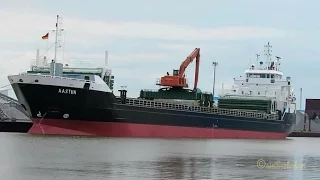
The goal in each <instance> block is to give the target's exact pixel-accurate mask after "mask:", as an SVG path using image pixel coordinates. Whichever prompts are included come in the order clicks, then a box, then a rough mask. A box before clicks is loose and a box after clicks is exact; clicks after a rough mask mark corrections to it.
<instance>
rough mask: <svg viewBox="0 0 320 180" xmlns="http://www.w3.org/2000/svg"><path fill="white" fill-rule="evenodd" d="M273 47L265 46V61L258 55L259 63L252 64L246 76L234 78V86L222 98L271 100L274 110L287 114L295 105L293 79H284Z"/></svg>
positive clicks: (278, 58)
mask: <svg viewBox="0 0 320 180" xmlns="http://www.w3.org/2000/svg"><path fill="white" fill-rule="evenodd" d="M271 47H272V46H270V44H269V43H268V44H267V45H265V48H266V50H265V56H266V58H265V61H263V60H260V58H259V55H257V63H258V64H252V65H251V66H250V67H249V68H248V69H246V70H245V72H244V76H240V77H239V78H234V85H233V87H232V88H231V89H229V90H227V91H225V90H224V91H225V93H224V94H222V95H221V97H226V96H231V97H232V96H233V97H238V98H250V99H252V98H254V99H271V100H272V101H275V102H276V103H275V107H274V110H281V111H283V110H284V109H286V110H285V111H286V112H289V111H290V108H294V107H292V106H291V105H295V95H294V93H293V89H292V85H291V78H290V77H284V74H283V72H281V70H280V59H281V58H280V57H277V56H276V60H272V59H271Z"/></svg>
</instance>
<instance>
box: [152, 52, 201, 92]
mask: <svg viewBox="0 0 320 180" xmlns="http://www.w3.org/2000/svg"><path fill="white" fill-rule="evenodd" d="M195 58H196V70H195V75H194V90H195V89H197V86H198V77H199V65H200V48H195V50H194V51H193V52H192V53H191V54H190V55H189V56H188V57H187V58H186V59H185V60H184V61H183V62H182V64H181V65H180V69H179V70H175V69H174V70H173V74H172V75H169V73H168V72H167V75H166V76H163V77H161V79H160V83H158V85H161V86H171V87H172V88H183V87H188V84H187V80H186V78H185V74H184V73H185V70H186V68H187V67H188V66H189V64H190V63H191V62H192V61H193V60H194V59H195Z"/></svg>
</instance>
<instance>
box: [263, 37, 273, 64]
mask: <svg viewBox="0 0 320 180" xmlns="http://www.w3.org/2000/svg"><path fill="white" fill-rule="evenodd" d="M264 47H265V48H266V49H265V51H264V52H265V54H264V55H265V56H266V57H267V60H266V62H267V66H268V67H270V63H271V61H270V60H271V52H272V50H271V48H272V46H270V43H269V42H268V44H267V45H265V46H264Z"/></svg>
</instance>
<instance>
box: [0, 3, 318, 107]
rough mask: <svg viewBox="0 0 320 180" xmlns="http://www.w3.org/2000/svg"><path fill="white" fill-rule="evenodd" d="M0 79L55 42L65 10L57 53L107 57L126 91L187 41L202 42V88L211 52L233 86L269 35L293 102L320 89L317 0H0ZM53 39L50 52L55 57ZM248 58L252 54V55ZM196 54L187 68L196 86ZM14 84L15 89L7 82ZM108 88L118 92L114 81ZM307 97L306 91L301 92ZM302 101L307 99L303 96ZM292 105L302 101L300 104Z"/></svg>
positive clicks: (133, 90)
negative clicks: (292, 90)
mask: <svg viewBox="0 0 320 180" xmlns="http://www.w3.org/2000/svg"><path fill="white" fill-rule="evenodd" d="M0 4H1V7H0V22H1V28H0V61H1V65H0V87H2V86H5V85H7V84H9V81H8V80H7V77H6V76H7V75H8V74H15V73H19V72H21V71H26V70H28V69H29V68H30V62H31V60H32V59H35V57H36V49H37V48H39V49H40V55H42V54H43V53H44V51H45V49H46V48H47V47H48V46H50V45H51V44H52V43H53V42H54V39H53V38H54V36H53V35H54V34H52V33H51V34H50V36H49V40H48V41H44V40H42V39H41V36H43V35H45V34H46V33H47V32H48V31H50V30H53V29H54V28H55V21H56V20H55V18H56V15H57V14H59V15H60V16H61V17H62V18H63V24H62V27H63V28H64V29H65V36H63V38H62V43H61V45H62V47H63V48H62V49H60V50H59V54H58V58H59V59H58V61H60V62H67V63H70V64H73V65H75V66H77V67H79V66H81V65H82V66H86V67H89V66H91V67H98V66H102V65H103V64H104V51H105V50H108V52H109V64H108V65H109V67H110V68H112V69H113V73H114V75H115V81H116V82H115V88H116V90H117V89H119V88H120V86H122V85H126V86H127V87H128V91H129V92H128V95H130V96H138V95H139V91H140V89H155V88H157V86H156V85H155V82H156V78H160V77H161V76H163V75H165V74H166V72H167V71H169V72H170V73H172V69H178V68H179V66H180V64H181V62H182V61H183V60H184V59H185V58H186V57H187V56H188V55H189V54H190V53H191V52H192V51H193V50H194V48H196V47H199V48H200V49H201V65H200V76H199V78H200V80H199V83H198V86H199V88H200V89H201V90H202V91H212V71H213V67H212V65H211V64H212V61H218V62H219V66H218V67H217V76H216V79H217V84H216V88H217V91H218V92H220V91H221V84H222V83H224V87H230V85H231V84H232V82H233V77H236V76H240V75H242V73H243V72H244V70H245V68H247V67H248V66H249V65H250V64H251V63H252V62H255V54H256V53H258V54H261V55H263V50H264V49H263V46H264V45H265V44H266V43H267V42H268V41H270V43H271V45H272V46H273V54H272V55H274V56H280V57H282V70H283V72H284V74H285V76H291V77H292V80H293V86H294V88H295V93H296V94H297V97H298V103H299V94H300V93H299V89H300V87H303V98H319V96H320V95H319V94H318V89H319V88H320V84H319V83H318V82H319V81H318V79H317V78H318V76H317V75H316V72H317V68H318V67H317V66H318V63H317V62H319V61H320V60H319V59H318V57H319V47H318V46H319V45H318V44H319V40H320V34H319V32H320V31H319V30H320V29H319V23H318V19H317V18H318V17H320V12H319V10H318V9H317V8H319V7H320V1H316V0H304V1H303V0H300V1H299V0H281V1H278V0H269V1H262V0H241V1H236V0H198V1H191V0H174V1H173V0H161V1H160V0H158V1H157V0H153V1H151V0H135V1H131V0H113V1H111V0H92V1H87V0H86V1H85V0H68V1H62V0H55V1H46V0H38V1H37V0H28V1H26V0H0ZM53 51H54V49H51V50H50V51H49V52H48V53H47V56H48V57H49V58H52V56H53ZM250 60H251V61H252V62H251V61H250ZM194 68H195V64H194V63H192V64H191V65H190V66H189V68H188V69H187V77H188V79H189V82H190V86H191V87H193V80H194ZM12 92H13V91H12ZM115 93H118V92H117V91H116V92H115ZM303 101H304V100H303ZM303 104H304V103H303ZM298 107H299V104H298Z"/></svg>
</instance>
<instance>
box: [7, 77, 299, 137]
mask: <svg viewBox="0 0 320 180" xmlns="http://www.w3.org/2000/svg"><path fill="white" fill-rule="evenodd" d="M21 78H24V77H23V76H22V77H20V76H9V80H10V79H11V81H12V87H13V89H14V91H15V93H16V96H17V98H18V100H19V102H20V103H21V104H22V106H23V107H25V108H26V110H27V111H28V112H29V113H30V115H31V116H32V120H33V126H32V128H31V129H30V130H29V133H32V134H60V135H93V136H109V137H154V138H252V139H284V138H286V137H287V136H288V135H289V134H290V133H291V132H292V131H293V129H294V125H295V114H294V113H286V114H285V115H284V117H283V118H282V119H281V120H279V119H267V118H263V117H258V116H257V115H256V114H255V113H252V115H251V117H249V115H250V114H249V115H246V116H243V115H242V116H240V115H239V116H238V115H235V114H234V112H233V111H229V112H222V111H221V110H217V109H215V110H214V109H212V108H208V107H188V108H186V106H184V105H172V104H168V103H160V102H153V101H144V100H139V99H126V100H125V101H124V102H121V100H120V99H118V98H116V97H115V95H114V94H113V93H112V92H111V91H109V90H107V91H102V90H100V91H99V90H92V89H90V88H88V86H87V85H86V84H88V83H86V82H83V84H81V85H80V84H78V85H74V87H70V86H66V85H64V86H59V85H58V84H54V83H51V84H50V83H46V84H44V83H42V84H40V83H41V82H40V81H38V82H40V83H31V81H34V78H37V77H32V78H29V79H28V78H27V79H24V80H23V82H19V81H20V79H21ZM38 79H39V78H38ZM49 79H50V78H49ZM62 84H63V83H62ZM82 85H83V87H82V88H81V86H82ZM89 87H90V85H89Z"/></svg>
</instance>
